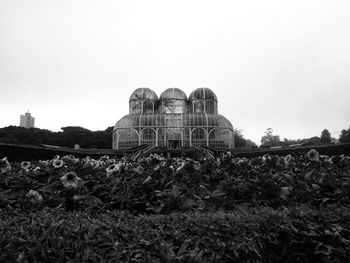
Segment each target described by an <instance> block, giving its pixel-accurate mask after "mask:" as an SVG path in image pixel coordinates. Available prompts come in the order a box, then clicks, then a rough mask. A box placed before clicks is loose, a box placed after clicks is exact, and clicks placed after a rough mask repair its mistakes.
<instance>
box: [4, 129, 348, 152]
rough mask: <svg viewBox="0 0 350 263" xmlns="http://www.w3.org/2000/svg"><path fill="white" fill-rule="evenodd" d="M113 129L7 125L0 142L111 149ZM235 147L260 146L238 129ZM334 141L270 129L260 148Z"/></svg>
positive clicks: (324, 134) (343, 135)
mask: <svg viewBox="0 0 350 263" xmlns="http://www.w3.org/2000/svg"><path fill="white" fill-rule="evenodd" d="M112 135H113V126H110V127H108V128H107V129H105V130H103V131H90V130H88V129H85V128H83V127H78V126H67V127H62V128H61V131H59V132H53V131H50V130H45V129H39V128H29V129H26V128H23V127H18V126H8V127H4V128H1V129H0V142H1V143H12V144H30V145H43V144H48V145H55V146H60V147H70V148H72V147H74V145H75V144H79V145H80V147H81V148H98V149H110V148H112ZM234 140H235V147H236V148H256V147H257V145H256V144H255V143H254V142H253V141H251V140H250V139H246V138H245V137H244V135H243V133H242V130H239V129H237V130H235V133H234ZM335 141H336V140H335V139H334V138H331V135H330V132H329V131H328V130H327V129H324V130H323V131H322V132H321V135H320V137H318V136H315V137H311V138H307V139H296V140H293V139H286V138H284V139H283V140H281V138H280V136H279V135H275V134H274V132H273V129H272V128H268V129H267V130H266V131H265V134H264V135H263V136H262V138H261V145H260V147H276V146H289V145H293V144H302V145H317V144H329V143H332V142H335ZM339 142H341V143H346V142H350V127H349V128H348V129H343V130H342V131H341V134H340V137H339Z"/></svg>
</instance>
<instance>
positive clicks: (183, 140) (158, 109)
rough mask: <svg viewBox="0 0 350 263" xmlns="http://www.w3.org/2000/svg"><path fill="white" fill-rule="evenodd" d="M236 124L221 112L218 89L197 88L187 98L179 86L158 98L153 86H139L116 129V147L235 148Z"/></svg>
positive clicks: (114, 133)
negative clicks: (151, 87) (233, 125)
mask: <svg viewBox="0 0 350 263" xmlns="http://www.w3.org/2000/svg"><path fill="white" fill-rule="evenodd" d="M233 135H234V130H233V127H232V124H231V123H230V122H229V121H228V120H227V119H226V118H225V117H224V116H222V115H220V114H218V101H217V97H216V95H215V93H214V92H213V91H212V90H210V89H208V88H199V89H196V90H194V91H193V92H192V93H191V94H190V96H189V97H188V98H187V95H186V94H185V92H183V91H182V90H180V89H178V88H169V89H167V90H165V91H164V92H163V93H162V94H161V95H160V97H159V98H158V96H157V94H156V93H155V92H154V91H152V90H151V89H149V88H138V89H136V90H135V91H134V92H133V93H132V94H131V96H130V99H129V114H128V115H126V116H124V117H123V118H122V119H120V120H119V121H118V122H117V123H116V124H115V126H114V129H113V149H131V148H134V147H137V146H140V145H144V144H146V145H151V146H165V147H170V148H179V147H186V146H197V147H198V146H209V147H212V148H217V149H229V148H234V136H233Z"/></svg>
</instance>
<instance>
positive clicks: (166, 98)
mask: <svg viewBox="0 0 350 263" xmlns="http://www.w3.org/2000/svg"><path fill="white" fill-rule="evenodd" d="M160 103H161V105H160V109H159V112H160V113H166V114H171V113H187V95H186V93H185V92H183V91H182V90H180V89H178V88H169V89H167V90H165V91H164V92H163V93H162V94H161V95H160Z"/></svg>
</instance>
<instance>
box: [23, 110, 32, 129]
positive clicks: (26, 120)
mask: <svg viewBox="0 0 350 263" xmlns="http://www.w3.org/2000/svg"><path fill="white" fill-rule="evenodd" d="M34 122H35V118H34V117H32V115H31V114H30V113H29V111H28V112H26V113H25V114H24V115H21V118H20V122H19V126H20V127H24V128H27V129H28V128H34Z"/></svg>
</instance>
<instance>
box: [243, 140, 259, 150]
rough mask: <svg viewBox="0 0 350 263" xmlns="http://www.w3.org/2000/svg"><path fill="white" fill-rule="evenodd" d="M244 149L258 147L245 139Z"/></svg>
mask: <svg viewBox="0 0 350 263" xmlns="http://www.w3.org/2000/svg"><path fill="white" fill-rule="evenodd" d="M245 147H246V148H257V147H258V146H257V145H256V143H255V142H253V141H252V140H249V139H246V143H245Z"/></svg>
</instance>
